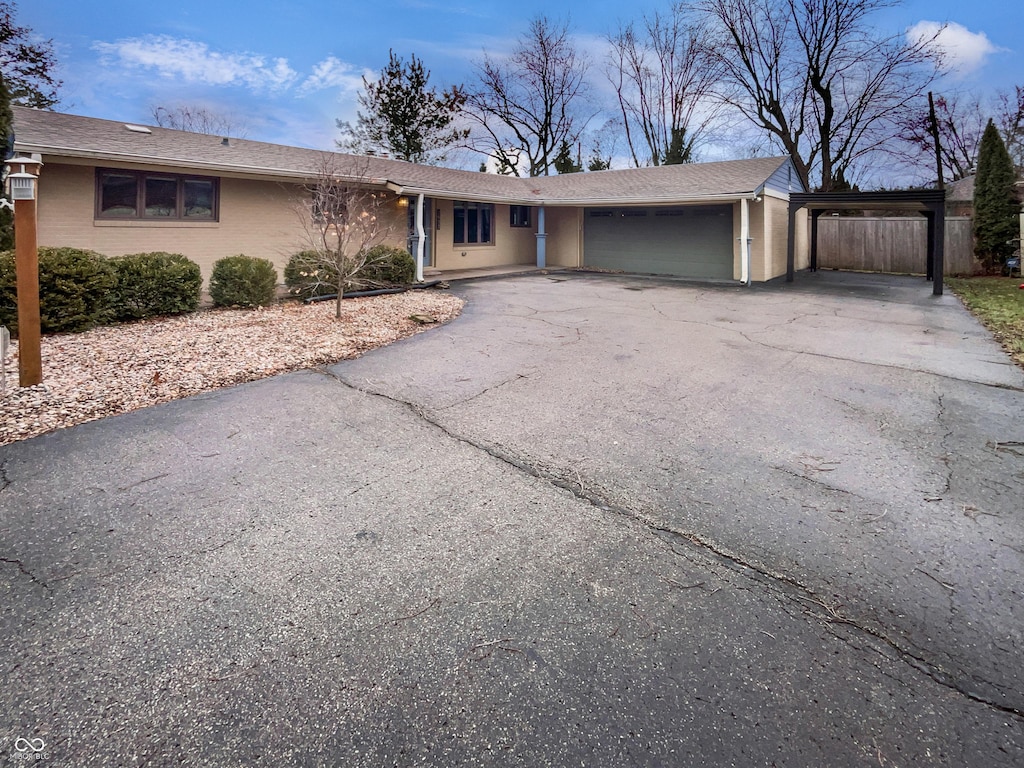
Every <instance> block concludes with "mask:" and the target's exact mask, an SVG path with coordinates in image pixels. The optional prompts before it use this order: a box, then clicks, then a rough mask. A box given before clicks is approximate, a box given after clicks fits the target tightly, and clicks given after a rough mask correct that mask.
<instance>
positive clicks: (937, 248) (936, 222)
mask: <svg viewBox="0 0 1024 768" xmlns="http://www.w3.org/2000/svg"><path fill="white" fill-rule="evenodd" d="M928 207H929V209H930V210H929V216H928V239H929V241H930V245H931V247H930V248H929V249H928V252H929V255H930V256H931V259H930V261H931V263H932V293H933V294H934V295H935V296H941V295H942V284H943V275H944V274H945V271H946V265H945V261H946V203H945V201H943V202H940V203H933V204H931V205H929V206H928Z"/></svg>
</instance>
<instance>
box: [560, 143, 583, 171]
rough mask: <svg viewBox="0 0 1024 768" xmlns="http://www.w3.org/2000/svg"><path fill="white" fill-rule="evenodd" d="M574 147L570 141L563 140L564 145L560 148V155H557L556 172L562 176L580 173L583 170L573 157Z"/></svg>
mask: <svg viewBox="0 0 1024 768" xmlns="http://www.w3.org/2000/svg"><path fill="white" fill-rule="evenodd" d="M572 149H573V148H572V146H571V145H570V144H569V142H568V140H566V139H562V143H561V144H560V145H559V146H558V154H557V155H555V161H554V166H555V171H556V172H557V173H558V174H559V175H562V174H564V173H579V172H580V171H582V170H583V166H582V165H580V164H579V163H578V162H577V161H576V158H574V157H573V156H572Z"/></svg>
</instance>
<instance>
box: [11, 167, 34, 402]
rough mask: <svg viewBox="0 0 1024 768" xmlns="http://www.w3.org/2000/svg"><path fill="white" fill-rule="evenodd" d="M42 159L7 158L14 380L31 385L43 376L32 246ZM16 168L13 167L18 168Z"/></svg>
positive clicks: (24, 384) (22, 384)
mask: <svg viewBox="0 0 1024 768" xmlns="http://www.w3.org/2000/svg"><path fill="white" fill-rule="evenodd" d="M42 164H43V163H42V161H40V160H35V159H33V158H31V157H12V158H11V159H10V160H8V161H7V165H8V166H10V168H11V169H12V172H11V173H9V174H8V175H7V183H8V184H9V185H10V192H11V200H13V201H14V262H15V269H16V272H17V278H18V383H19V384H20V385H21V386H23V387H31V386H33V385H35V384H39V383H40V382H42V380H43V361H42V353H41V351H40V345H39V335H40V332H39V253H38V251H37V248H36V187H37V183H38V179H39V168H40V167H41V166H42ZM19 166H20V170H13V169H15V168H19Z"/></svg>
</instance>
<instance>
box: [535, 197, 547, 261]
mask: <svg viewBox="0 0 1024 768" xmlns="http://www.w3.org/2000/svg"><path fill="white" fill-rule="evenodd" d="M547 239H548V233H547V232H546V231H545V230H544V206H543V205H542V206H540V207H539V208H538V209H537V268H538V269H544V268H545V267H546V266H547V259H548V254H547Z"/></svg>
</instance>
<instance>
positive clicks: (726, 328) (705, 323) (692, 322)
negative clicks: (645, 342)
mask: <svg viewBox="0 0 1024 768" xmlns="http://www.w3.org/2000/svg"><path fill="white" fill-rule="evenodd" d="M650 306H651V309H652V310H654V311H655V312H656V313H657V314H658V315H660V316H661V317H664V318H665V319H666V320H668V321H670V322H673V323H681V324H683V325H703V326H705V327H707V328H715V329H717V330H721V331H728V332H730V333H735V334H737V335H738V336H742V337H743V338H744V339H745V340H746V341H748V342H749V343H751V344H756V345H758V346H760V347H765V348H766V349H773V350H775V351H776V352H788V353H790V354H792V355H798V356H799V355H807V356H809V357H821V358H824V359H826V360H838V361H840V362H844V363H856V364H859V365H869V366H872V367H875V368H890V369H892V370H896V371H905V372H908V373H920V374H924V375H925V376H935V377H937V378H940V379H948V380H950V381H959V382H963V383H966V384H978V385H980V386H983V387H992V388H993V389H1005V390H1009V391H1010V392H1024V387H1021V386H1017V385H1016V384H1002V383H998V382H988V381H976V380H974V379H962V378H960V377H958V376H950V375H949V374H947V373H938V372H937V371H926V370H923V369H921V368H910V367H907V366H905V365H895V364H893V363H878V362H872V361H870V360H856V359H854V358H851V357H843V356H842V355H829V354H826V353H824V352H811V351H808V350H805V349H790V348H789V347H783V346H779V345H777V344H769V343H768V342H766V341H759V340H758V339H752V338H751V337H750V335H749V333H762V332H763V331H750V332H747V331H741V330H738V329H736V328H730V327H729V326H728V325H727V324H723V323H715V322H708V321H706V320H691V319H688V318H679V317H670V316H669V315H666V314H665V312H664V311H663V310H662V309H660V308H659V307H657V306H655V305H654V304H653V303H652V304H651V305H650ZM799 317H800V318H803V317H818V315H817V314H816V313H811V312H809V313H805V314H803V315H800V316H799ZM796 319H798V318H793V319H791V320H788V321H785V322H781V323H773V324H772V325H770V326H767V327H766V330H770V329H771V328H775V327H778V326H782V325H789V324H791V323H792V322H793V321H794V320H796Z"/></svg>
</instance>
